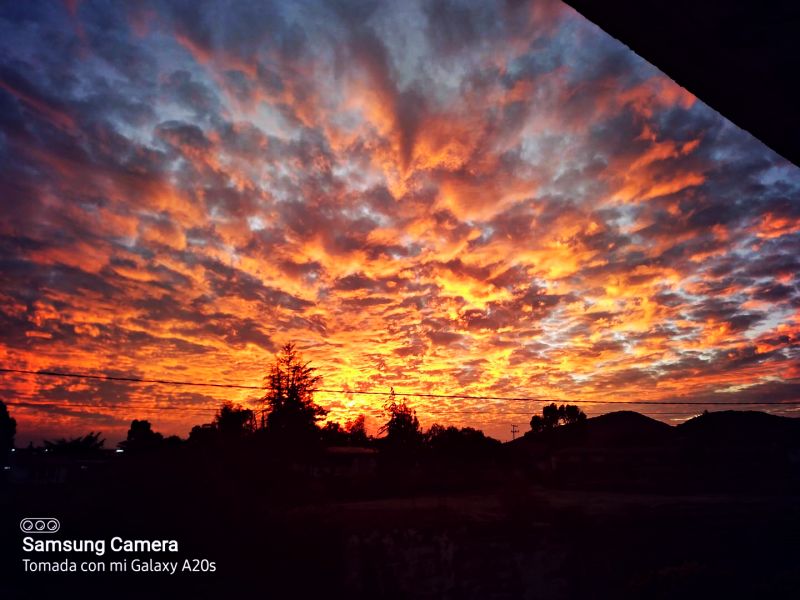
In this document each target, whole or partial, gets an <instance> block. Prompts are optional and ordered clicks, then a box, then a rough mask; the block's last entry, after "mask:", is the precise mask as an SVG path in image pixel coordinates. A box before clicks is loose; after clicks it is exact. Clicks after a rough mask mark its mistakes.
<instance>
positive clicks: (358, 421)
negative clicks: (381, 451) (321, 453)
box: [320, 415, 369, 446]
mask: <svg viewBox="0 0 800 600" xmlns="http://www.w3.org/2000/svg"><path fill="white" fill-rule="evenodd" d="M320 433H321V437H322V441H323V443H325V444H327V445H329V446H363V445H365V444H367V443H369V438H368V437H367V428H366V417H365V416H364V415H359V416H357V417H356V418H355V419H352V420H350V421H348V422H347V423H345V425H344V427H342V426H341V425H340V424H339V423H336V422H334V421H328V422H327V423H325V426H324V427H323V428H322V429H321V430H320Z"/></svg>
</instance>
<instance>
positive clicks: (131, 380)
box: [0, 368, 800, 406]
mask: <svg viewBox="0 0 800 600" xmlns="http://www.w3.org/2000/svg"><path fill="white" fill-rule="evenodd" d="M0 373H18V374H23V375H41V376H45V377H71V378H77V379H95V380H104V381H120V382H127V383H154V384H159V385H176V386H197V387H214V388H233V389H247V390H263V389H264V387H263V386H255V385H240V384H234V383H210V382H199V381H180V380H171V379H145V378H142V377H122V376H117V375H90V374H87V373H68V372H60V371H32V370H27V369H8V368H0ZM311 391H313V392H322V393H331V394H345V395H347V394H353V395H361V396H388V395H389V392H373V391H367V390H358V391H357V390H347V389H329V388H315V389H313V390H311ZM395 396H401V397H406V398H445V399H461V400H495V401H507V402H550V401H552V400H548V399H544V398H538V397H532V396H474V395H470V394H434V393H430V392H395ZM561 402H563V400H561ZM567 402H569V403H570V404H625V405H633V404H635V405H655V406H664V405H667V406H800V400H787V401H784V402H763V401H761V402H759V401H749V402H748V401H743V402H742V401H729V402H728V401H723V402H702V401H697V400H666V401H665V400H568V401H567Z"/></svg>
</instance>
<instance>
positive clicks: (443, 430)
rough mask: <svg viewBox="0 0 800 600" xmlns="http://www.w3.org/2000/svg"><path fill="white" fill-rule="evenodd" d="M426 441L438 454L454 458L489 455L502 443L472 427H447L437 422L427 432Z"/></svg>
mask: <svg viewBox="0 0 800 600" xmlns="http://www.w3.org/2000/svg"><path fill="white" fill-rule="evenodd" d="M425 443H426V444H427V445H428V447H429V448H430V449H431V450H432V451H433V452H434V453H436V454H439V455H441V456H446V457H447V458H453V459H469V458H477V457H479V456H481V455H488V454H489V453H490V452H492V451H493V450H496V449H497V448H499V447H500V446H501V445H502V444H501V442H500V441H499V440H495V439H494V438H490V437H487V436H486V435H485V434H484V433H483V432H482V431H480V430H478V429H473V428H472V427H462V428H461V429H459V428H458V427H454V426H452V425H450V426H448V427H445V426H444V425H439V424H437V423H435V424H433V425H431V426H430V428H429V429H428V431H427V432H425Z"/></svg>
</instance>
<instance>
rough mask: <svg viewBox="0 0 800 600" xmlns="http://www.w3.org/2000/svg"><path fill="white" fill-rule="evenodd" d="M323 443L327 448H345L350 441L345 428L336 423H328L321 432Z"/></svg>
mask: <svg viewBox="0 0 800 600" xmlns="http://www.w3.org/2000/svg"><path fill="white" fill-rule="evenodd" d="M320 436H321V438H322V442H323V443H324V444H325V445H327V446H344V445H347V444H348V442H349V441H350V438H349V436H348V435H347V432H346V431H345V430H344V428H343V427H342V426H341V425H339V423H337V422H335V421H328V422H327V423H325V426H324V427H323V428H322V429H321V430H320Z"/></svg>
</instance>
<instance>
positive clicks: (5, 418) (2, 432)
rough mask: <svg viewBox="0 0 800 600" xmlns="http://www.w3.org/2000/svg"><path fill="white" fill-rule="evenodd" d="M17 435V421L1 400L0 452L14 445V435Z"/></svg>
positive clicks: (6, 450)
mask: <svg viewBox="0 0 800 600" xmlns="http://www.w3.org/2000/svg"><path fill="white" fill-rule="evenodd" d="M16 435H17V422H16V420H15V419H14V418H12V417H11V415H9V414H8V408H6V405H5V403H4V402H3V401H2V400H0V453H2V452H8V451H9V450H11V449H12V448H13V447H14V437H15V436H16Z"/></svg>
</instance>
